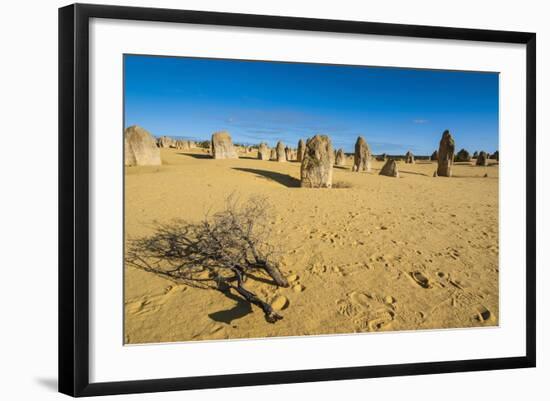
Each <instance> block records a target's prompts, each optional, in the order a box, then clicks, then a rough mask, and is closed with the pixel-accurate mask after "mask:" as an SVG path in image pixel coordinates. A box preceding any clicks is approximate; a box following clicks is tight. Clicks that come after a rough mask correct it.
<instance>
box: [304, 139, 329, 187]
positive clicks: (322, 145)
mask: <svg viewBox="0 0 550 401" xmlns="http://www.w3.org/2000/svg"><path fill="white" fill-rule="evenodd" d="M333 164H334V150H333V148H332V143H331V141H330V138H329V137H328V136H326V135H315V136H314V137H313V138H309V139H308V140H307V142H306V149H305V152H304V158H303V160H302V165H301V168H300V177H301V186H302V187H306V188H330V187H332V170H333Z"/></svg>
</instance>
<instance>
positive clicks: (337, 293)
mask: <svg viewBox="0 0 550 401" xmlns="http://www.w3.org/2000/svg"><path fill="white" fill-rule="evenodd" d="M161 158H162V163H163V164H162V165H161V166H139V167H126V168H125V235H126V241H129V240H130V239H131V238H136V237H143V236H147V235H150V234H151V233H152V230H153V223H155V222H159V223H167V222H170V221H172V220H173V219H185V220H188V221H191V222H199V221H200V220H201V219H203V218H204V216H205V214H206V213H207V212H208V211H212V210H213V211H216V210H219V209H221V208H222V207H223V204H224V199H225V198H226V197H227V196H228V195H229V194H231V193H236V194H237V195H238V196H239V197H240V198H242V199H246V198H247V197H248V196H250V195H262V196H265V197H266V198H267V199H268V200H269V202H270V204H271V205H272V206H273V208H274V212H275V213H274V215H275V217H274V219H273V221H270V222H269V224H270V225H271V241H272V242H273V244H275V245H276V246H278V247H279V248H280V249H283V250H284V252H282V254H281V256H280V260H279V262H280V269H281V270H282V272H283V273H284V275H285V276H286V277H287V278H288V280H289V281H290V282H291V284H290V286H289V287H288V288H277V287H275V286H272V285H266V284H265V282H262V281H261V278H260V279H258V280H256V279H249V280H248V281H247V283H246V285H247V288H248V289H249V290H251V291H254V292H255V293H256V294H257V295H258V296H259V297H260V298H262V299H264V300H266V301H267V302H273V301H274V300H275V301H277V302H275V303H276V304H281V305H279V306H282V305H283V304H284V303H285V302H283V303H281V302H280V300H281V299H283V300H284V299H286V300H287V302H286V305H284V308H283V309H282V310H280V312H279V313H280V315H282V316H283V319H282V320H280V321H278V322H276V323H274V324H271V323H268V322H266V320H265V318H264V314H263V313H262V311H261V310H260V309H259V308H257V307H256V306H251V305H250V304H249V303H247V302H245V301H243V300H242V299H240V298H239V297H237V296H228V295H225V294H223V293H222V292H220V291H216V290H205V289H201V288H195V287H192V286H188V285H186V284H181V283H176V282H173V281H170V280H168V279H166V278H163V277H160V276H158V275H155V274H153V273H150V272H146V271H143V270H140V269H137V268H134V267H132V266H129V265H128V264H126V265H125V272H124V286H125V288H124V305H125V333H124V335H125V343H127V344H138V343H158V342H175V341H195V340H219V339H237V338H257V337H273V336H301V335H320V334H335V333H356V332H374V331H388V330H422V329H442V328H459V327H473V326H495V325H498V316H499V298H498V294H499V285H498V283H499V280H498V277H499V271H498V255H499V248H498V246H499V245H498V244H499V241H498V217H499V210H498V177H499V169H498V165H497V164H491V165H489V166H488V167H477V166H475V162H474V161H472V163H471V164H468V163H458V164H455V165H454V167H453V175H454V176H453V177H452V178H446V177H437V178H434V177H433V172H434V171H435V169H436V166H437V162H429V161H417V163H416V164H405V163H404V162H402V161H401V162H398V168H399V173H400V176H401V177H400V178H392V177H385V176H379V175H378V172H379V170H380V168H381V167H382V165H383V162H381V161H373V163H372V167H373V168H372V172H370V173H365V172H361V173H355V172H351V165H352V160H351V159H350V158H348V159H347V166H345V167H335V168H334V178H333V182H334V185H335V187H336V188H332V189H307V188H300V187H299V179H300V163H298V162H285V163H279V162H275V161H262V160H258V159H257V157H256V151H253V152H252V153H247V154H242V153H241V154H240V158H239V159H233V160H214V159H211V158H210V157H209V155H208V154H207V153H205V152H204V151H203V150H202V149H193V150H190V151H182V150H179V149H168V148H163V149H161ZM490 162H491V163H494V161H493V160H491V161H490ZM485 175H487V176H485ZM283 297H284V298H283Z"/></svg>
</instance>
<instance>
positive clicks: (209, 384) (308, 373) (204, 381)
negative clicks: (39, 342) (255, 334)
mask: <svg viewBox="0 0 550 401" xmlns="http://www.w3.org/2000/svg"><path fill="white" fill-rule="evenodd" d="M529 366H530V364H529V361H528V359H527V358H526V357H511V358H495V359H476V360H466V361H444V362H425V363H410V364H400V365H380V366H366V367H350V368H330V369H314V370H297V371H283V372H262V373H247V374H232V375H220V376H201V377H184V378H170V379H153V380H135V381H123V382H102V383H92V384H90V385H89V386H88V387H87V388H86V389H85V390H84V391H83V392H82V393H81V394H79V395H80V396H86V397H88V396H98V395H117V394H131V393H151V392H168V391H182V390H201V389H211V388H224V387H244V386H261V385H275V384H290V383H312V382H320V381H327V380H331V381H340V380H357V379H372V378H382V377H395V376H418V375H428V374H441V373H459V372H474V371H484V370H503V369H518V368H526V367H529Z"/></svg>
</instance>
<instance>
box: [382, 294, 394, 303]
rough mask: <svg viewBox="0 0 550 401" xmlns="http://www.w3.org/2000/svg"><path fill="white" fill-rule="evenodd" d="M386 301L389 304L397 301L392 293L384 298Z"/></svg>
mask: <svg viewBox="0 0 550 401" xmlns="http://www.w3.org/2000/svg"><path fill="white" fill-rule="evenodd" d="M384 302H385V303H387V304H393V303H394V302H395V299H393V297H392V296H391V295H388V296H386V297H385V298H384Z"/></svg>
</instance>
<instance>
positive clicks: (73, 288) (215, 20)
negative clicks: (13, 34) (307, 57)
mask: <svg viewBox="0 0 550 401" xmlns="http://www.w3.org/2000/svg"><path fill="white" fill-rule="evenodd" d="M91 18H107V19H120V20H140V21H160V22H173V23H187V24H205V25H218V26H238V27H251V28H275V29H285V30H303V31H322V32H337V33H349V34H369V35H386V36H401V37H414V38H437V39H450V40H468V41H484V42H499V43H516V44H524V45H526V60H525V62H526V68H527V69H526V72H527V73H526V79H527V81H526V93H525V96H526V105H527V107H526V113H527V114H526V121H527V124H526V138H525V140H526V149H527V176H526V189H527V192H526V202H527V203H526V206H527V208H526V234H527V243H526V253H527V258H526V266H527V269H526V289H525V290H526V308H527V309H526V317H527V319H526V322H527V323H526V327H525V333H526V353H525V355H524V356H520V357H509V358H495V359H474V360H456V361H443V362H437V361H434V362H428V363H408V364H396V365H382V366H354V367H346V368H331V369H314V370H298V371H284V372H260V373H247V374H230V375H219V376H201V377H180V378H165V379H154V380H135V381H122V382H103V383H90V381H89V338H88V329H89V312H88V311H89V290H88V284H89V266H88V260H89V258H88V257H89V223H88V217H89V190H90V189H89V179H88V173H89V147H88V140H89V132H88V123H89V120H88V119H89V117H88V107H89V105H88V95H89V78H88V61H89V21H90V19H91ZM535 102H536V35H535V33H527V32H508V31H494V30H479V29H463V28H447V27H435V26H417V25H401V24H386V23H378V22H376V23H373V22H358V21H339V20H326V19H310V18H296V17H279V16H266V15H246V14H232V13H220V12H203V11H185V10H171V9H155V8H137V7H121V6H106V5H87V4H74V5H69V6H66V7H63V8H60V9H59V391H60V392H62V393H65V394H68V395H71V396H76V397H79V396H96V395H107V394H125V393H143V392H160V391H173V390H189V389H203V388H219V387H237V386H252V385H264V384H280V383H295V382H316V381H324V380H347V379H361V378H372V377H385V376H401V375H422V374H434V373H451V372H465V371H481V370H495V369H514V368H527V367H534V366H535V363H536V358H535V355H536V337H535V335H536V334H535V327H536V326H535V325H536V316H535V308H536V305H535V297H536V294H535V281H536V271H535V270H536V259H535V257H536V256H535V246H536V215H535V213H536V199H535V194H536V187H535V185H536V181H535V177H536V167H535V165H536V152H535V146H536V132H535V129H536V104H535Z"/></svg>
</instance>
